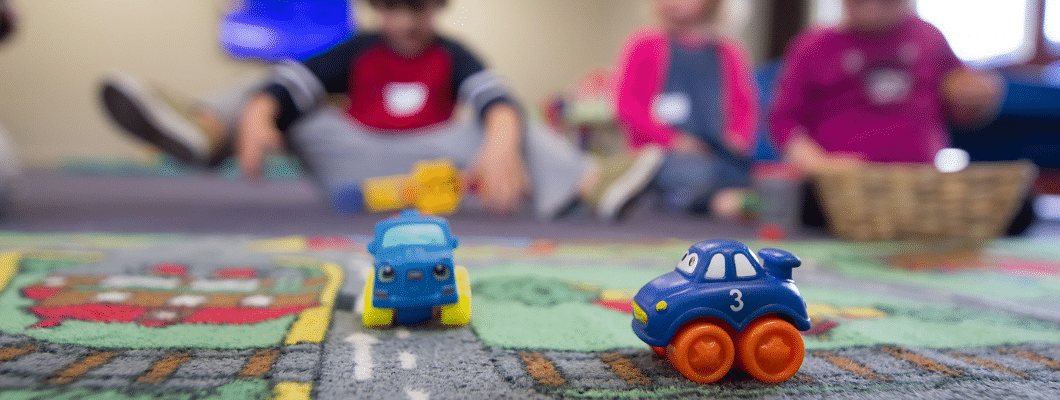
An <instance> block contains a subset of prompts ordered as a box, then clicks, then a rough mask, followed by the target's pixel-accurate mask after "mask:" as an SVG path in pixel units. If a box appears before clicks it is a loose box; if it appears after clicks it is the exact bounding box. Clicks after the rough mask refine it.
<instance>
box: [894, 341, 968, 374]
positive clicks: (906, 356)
mask: <svg viewBox="0 0 1060 400" xmlns="http://www.w3.org/2000/svg"><path fill="white" fill-rule="evenodd" d="M880 350H882V351H883V352H884V353H887V354H890V355H891V356H894V358H897V359H900V360H905V361H909V362H911V363H913V364H916V365H917V366H918V367H920V368H923V369H926V370H928V371H932V372H937V373H940V374H943V375H946V376H957V375H961V374H964V371H961V370H959V369H955V368H950V367H947V366H945V365H942V364H939V363H937V362H935V361H933V360H931V359H930V358H927V357H924V356H922V355H920V354H917V353H914V352H912V351H909V350H908V349H906V348H904V347H901V346H893V347H883V348H881V349H880Z"/></svg>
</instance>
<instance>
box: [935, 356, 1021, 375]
mask: <svg viewBox="0 0 1060 400" xmlns="http://www.w3.org/2000/svg"><path fill="white" fill-rule="evenodd" d="M946 354H948V355H950V356H952V357H954V358H956V359H958V360H961V361H964V362H967V363H972V364H976V365H979V366H983V367H987V368H993V369H995V370H998V371H1001V372H1006V373H1009V374H1012V375H1015V376H1018V377H1020V378H1025V379H1026V378H1027V374H1025V373H1022V372H1019V371H1016V370H1014V369H1012V368H1009V367H1006V366H1004V365H1001V364H998V363H996V362H993V361H990V360H987V359H983V358H979V357H975V356H970V355H967V354H964V353H960V352H957V351H956V350H954V351H950V352H948V353H946Z"/></svg>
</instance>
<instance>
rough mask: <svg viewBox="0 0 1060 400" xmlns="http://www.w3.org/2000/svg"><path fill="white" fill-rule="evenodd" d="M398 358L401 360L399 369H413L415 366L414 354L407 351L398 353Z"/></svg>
mask: <svg viewBox="0 0 1060 400" xmlns="http://www.w3.org/2000/svg"><path fill="white" fill-rule="evenodd" d="M398 360H400V361H401V369H413V368H416V355H415V354H412V353H409V352H407V351H402V352H400V353H398Z"/></svg>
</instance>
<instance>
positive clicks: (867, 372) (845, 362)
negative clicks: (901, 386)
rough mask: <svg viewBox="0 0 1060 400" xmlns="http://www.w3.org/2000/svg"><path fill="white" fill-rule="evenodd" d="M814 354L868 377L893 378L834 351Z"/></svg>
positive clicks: (878, 378)
mask: <svg viewBox="0 0 1060 400" xmlns="http://www.w3.org/2000/svg"><path fill="white" fill-rule="evenodd" d="M813 356H814V357H820V358H823V359H824V360H825V361H828V362H829V363H832V365H835V366H836V367H839V368H841V369H844V370H847V371H849V372H853V373H855V374H858V375H860V376H862V377H864V378H866V379H873V380H891V379H890V378H888V377H886V376H883V375H880V374H877V373H876V371H873V370H872V368H869V367H866V366H864V365H861V364H858V363H857V362H856V361H854V360H851V359H849V358H846V357H843V356H841V355H838V354H835V353H832V352H830V351H817V352H814V353H813Z"/></svg>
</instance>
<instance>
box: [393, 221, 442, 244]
mask: <svg viewBox="0 0 1060 400" xmlns="http://www.w3.org/2000/svg"><path fill="white" fill-rule="evenodd" d="M445 243H446V240H445V233H444V232H442V227H441V226H438V225H436V224H409V225H399V226H395V227H393V228H390V229H388V230H387V231H386V233H385V234H384V235H383V247H391V246H401V245H445Z"/></svg>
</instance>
